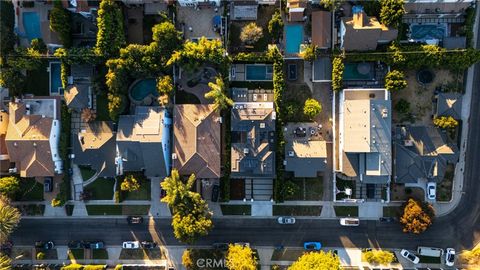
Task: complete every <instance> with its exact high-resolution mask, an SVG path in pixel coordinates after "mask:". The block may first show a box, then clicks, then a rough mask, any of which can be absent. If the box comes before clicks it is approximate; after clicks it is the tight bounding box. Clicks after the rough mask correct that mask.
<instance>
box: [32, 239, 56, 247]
mask: <svg viewBox="0 0 480 270" xmlns="http://www.w3.org/2000/svg"><path fill="white" fill-rule="evenodd" d="M35 247H36V248H43V249H53V248H54V247H55V243H53V241H37V242H35Z"/></svg>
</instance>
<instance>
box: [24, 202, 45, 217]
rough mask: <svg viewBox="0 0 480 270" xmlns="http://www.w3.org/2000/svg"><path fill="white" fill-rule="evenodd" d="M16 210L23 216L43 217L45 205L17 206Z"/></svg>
mask: <svg viewBox="0 0 480 270" xmlns="http://www.w3.org/2000/svg"><path fill="white" fill-rule="evenodd" d="M17 208H18V209H19V210H20V213H22V215H23V216H43V212H45V205H43V204H24V205H19V206H17Z"/></svg>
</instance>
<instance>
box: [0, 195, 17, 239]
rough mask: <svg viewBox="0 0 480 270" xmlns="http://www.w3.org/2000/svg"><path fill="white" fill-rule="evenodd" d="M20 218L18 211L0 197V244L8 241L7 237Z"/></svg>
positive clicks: (5, 199)
mask: <svg viewBox="0 0 480 270" xmlns="http://www.w3.org/2000/svg"><path fill="white" fill-rule="evenodd" d="M20 218H21V215H20V212H19V211H18V209H17V208H15V207H13V206H11V205H10V202H9V200H8V199H7V198H5V197H4V196H0V243H2V242H4V241H6V240H7V239H8V236H9V235H10V234H11V233H12V232H13V230H14V229H15V228H16V227H17V226H18V223H19V222H20Z"/></svg>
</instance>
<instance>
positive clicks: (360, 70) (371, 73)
mask: <svg viewBox="0 0 480 270" xmlns="http://www.w3.org/2000/svg"><path fill="white" fill-rule="evenodd" d="M343 79H344V80H346V81H359V80H362V81H364V80H373V79H375V66H374V63H368V62H366V63H345V69H344V70H343Z"/></svg>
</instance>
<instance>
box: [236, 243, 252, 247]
mask: <svg viewBox="0 0 480 270" xmlns="http://www.w3.org/2000/svg"><path fill="white" fill-rule="evenodd" d="M235 245H238V246H242V247H250V243H248V242H236V243H235Z"/></svg>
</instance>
